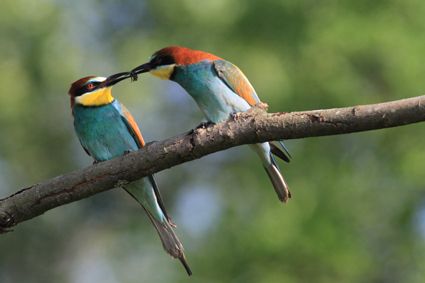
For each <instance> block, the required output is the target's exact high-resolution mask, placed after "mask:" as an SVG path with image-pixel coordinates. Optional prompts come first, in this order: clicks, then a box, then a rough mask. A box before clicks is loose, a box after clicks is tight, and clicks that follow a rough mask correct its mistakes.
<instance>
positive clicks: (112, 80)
mask: <svg viewBox="0 0 425 283" xmlns="http://www.w3.org/2000/svg"><path fill="white" fill-rule="evenodd" d="M130 77H131V73H130V72H122V73H117V74H114V75H110V76H109V77H107V78H106V80H105V81H104V82H103V83H102V84H101V85H102V86H103V87H108V86H113V85H114V84H116V83H118V82H120V81H122V80H125V79H128V78H130Z"/></svg>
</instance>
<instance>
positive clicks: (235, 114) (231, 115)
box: [230, 112, 241, 121]
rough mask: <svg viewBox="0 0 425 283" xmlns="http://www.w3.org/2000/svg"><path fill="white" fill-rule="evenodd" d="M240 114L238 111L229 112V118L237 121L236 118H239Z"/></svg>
mask: <svg viewBox="0 0 425 283" xmlns="http://www.w3.org/2000/svg"><path fill="white" fill-rule="evenodd" d="M240 115H241V113H240V112H235V113H231V114H230V118H231V119H232V120H233V121H237V120H239V117H240Z"/></svg>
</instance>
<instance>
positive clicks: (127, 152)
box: [122, 150, 131, 155]
mask: <svg viewBox="0 0 425 283" xmlns="http://www.w3.org/2000/svg"><path fill="white" fill-rule="evenodd" d="M130 152H131V150H124V153H123V154H122V155H127V154H129V153H130Z"/></svg>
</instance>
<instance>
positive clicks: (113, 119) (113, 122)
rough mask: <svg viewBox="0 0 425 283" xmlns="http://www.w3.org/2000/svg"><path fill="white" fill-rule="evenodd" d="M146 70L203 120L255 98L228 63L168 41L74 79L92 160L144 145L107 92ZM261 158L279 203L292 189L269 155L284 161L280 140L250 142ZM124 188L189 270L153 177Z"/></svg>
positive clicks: (80, 125)
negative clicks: (179, 91) (133, 60)
mask: <svg viewBox="0 0 425 283" xmlns="http://www.w3.org/2000/svg"><path fill="white" fill-rule="evenodd" d="M145 72H150V73H151V74H153V75H154V76H157V77H159V78H161V79H169V80H172V81H175V82H177V83H178V84H180V85H181V86H182V87H183V88H184V89H185V90H186V91H187V93H188V94H189V95H190V96H192V98H193V99H194V100H195V101H196V103H197V104H198V106H199V108H200V109H201V111H202V112H203V113H204V115H205V116H206V118H207V120H208V121H209V122H212V123H218V122H221V121H224V120H226V119H228V118H229V116H230V115H232V114H234V113H236V112H243V111H247V110H248V109H250V108H251V107H253V106H254V105H256V104H257V103H259V102H260V99H259V98H258V96H257V94H256V92H255V90H254V88H253V87H252V85H251V84H250V82H249V81H248V79H247V78H246V77H245V75H244V74H243V73H242V72H241V70H239V68H238V67H236V66H235V65H233V64H232V63H230V62H228V61H225V60H223V59H221V58H219V57H217V56H215V55H212V54H209V53H206V52H203V51H197V50H192V49H189V48H185V47H179V46H172V47H167V48H163V49H161V50H159V51H157V52H155V53H154V54H153V55H152V57H151V59H150V60H149V62H148V63H145V64H142V65H140V66H139V67H137V68H135V69H133V70H132V71H130V72H124V73H118V74H115V75H112V76H109V77H108V78H104V77H96V76H88V77H85V78H82V79H79V80H78V81H76V82H74V83H73V84H72V86H71V88H70V90H69V95H70V96H71V108H72V113H73V116H74V127H75V131H76V133H77V136H78V138H79V140H80V142H81V145H82V146H83V148H84V149H85V151H86V152H87V153H88V154H89V155H90V156H92V157H93V158H94V159H95V161H105V160H109V159H112V158H114V157H117V156H120V155H123V154H125V153H126V152H129V151H135V150H138V149H139V148H141V147H143V146H144V145H145V142H144V140H143V137H142V134H141V133H140V130H139V128H138V126H137V124H136V122H135V120H134V118H133V117H132V116H131V114H130V112H129V111H128V110H127V109H126V108H125V107H124V105H122V104H121V103H120V102H118V100H116V99H115V98H114V97H113V96H112V93H111V88H112V86H113V85H114V84H116V83H118V82H119V81H122V80H124V79H127V78H137V75H138V74H141V73H145ZM251 147H252V149H253V150H254V151H255V152H256V153H257V154H258V156H259V157H260V159H261V161H262V164H263V167H264V169H265V170H266V172H267V174H268V176H269V177H270V180H271V182H272V184H273V187H274V189H275V191H276V193H277V195H278V197H279V199H280V200H281V201H283V202H286V201H287V200H288V198H290V197H291V194H290V192H289V190H288V186H287V184H286V182H285V180H284V178H283V177H282V175H281V174H280V172H279V169H278V166H277V164H276V161H275V160H274V157H273V155H276V156H277V157H279V158H281V159H283V160H284V161H287V162H289V157H290V155H289V153H288V151H287V150H286V148H285V146H284V145H283V143H282V141H278V142H266V143H260V144H254V145H251ZM124 189H125V190H126V191H127V192H128V193H129V194H130V195H131V196H132V197H134V198H135V199H136V200H137V201H138V202H139V203H140V205H141V206H142V207H143V208H144V210H145V211H146V213H147V215H148V217H149V219H150V220H151V222H152V224H153V225H154V226H155V229H156V230H157V232H158V234H159V237H160V239H161V241H162V245H163V247H164V249H165V250H166V251H167V252H168V253H169V254H170V255H171V256H173V257H175V258H178V259H179V260H180V261H181V262H182V263H183V265H184V267H185V268H186V271H187V273H188V274H189V275H191V273H192V272H191V270H190V268H189V266H188V264H187V262H186V258H185V255H184V251H183V245H182V244H181V242H180V240H179V239H178V237H177V235H176V234H175V233H174V230H173V228H174V227H175V225H174V223H173V222H172V221H171V219H170V217H169V216H168V214H167V212H166V210H165V207H164V203H163V201H162V199H161V195H160V193H159V190H158V187H157V185H156V183H155V180H154V178H153V176H149V177H145V178H142V179H140V180H138V181H135V182H133V183H131V184H129V185H127V186H125V187H124Z"/></svg>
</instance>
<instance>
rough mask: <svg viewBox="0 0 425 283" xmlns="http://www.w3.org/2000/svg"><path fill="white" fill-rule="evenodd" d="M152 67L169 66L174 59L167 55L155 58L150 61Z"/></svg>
mask: <svg viewBox="0 0 425 283" xmlns="http://www.w3.org/2000/svg"><path fill="white" fill-rule="evenodd" d="M151 63H152V65H153V66H164V65H170V64H174V63H175V62H174V59H173V57H171V56H169V55H165V56H161V55H158V56H155V57H154V58H153V59H152V61H151Z"/></svg>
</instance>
